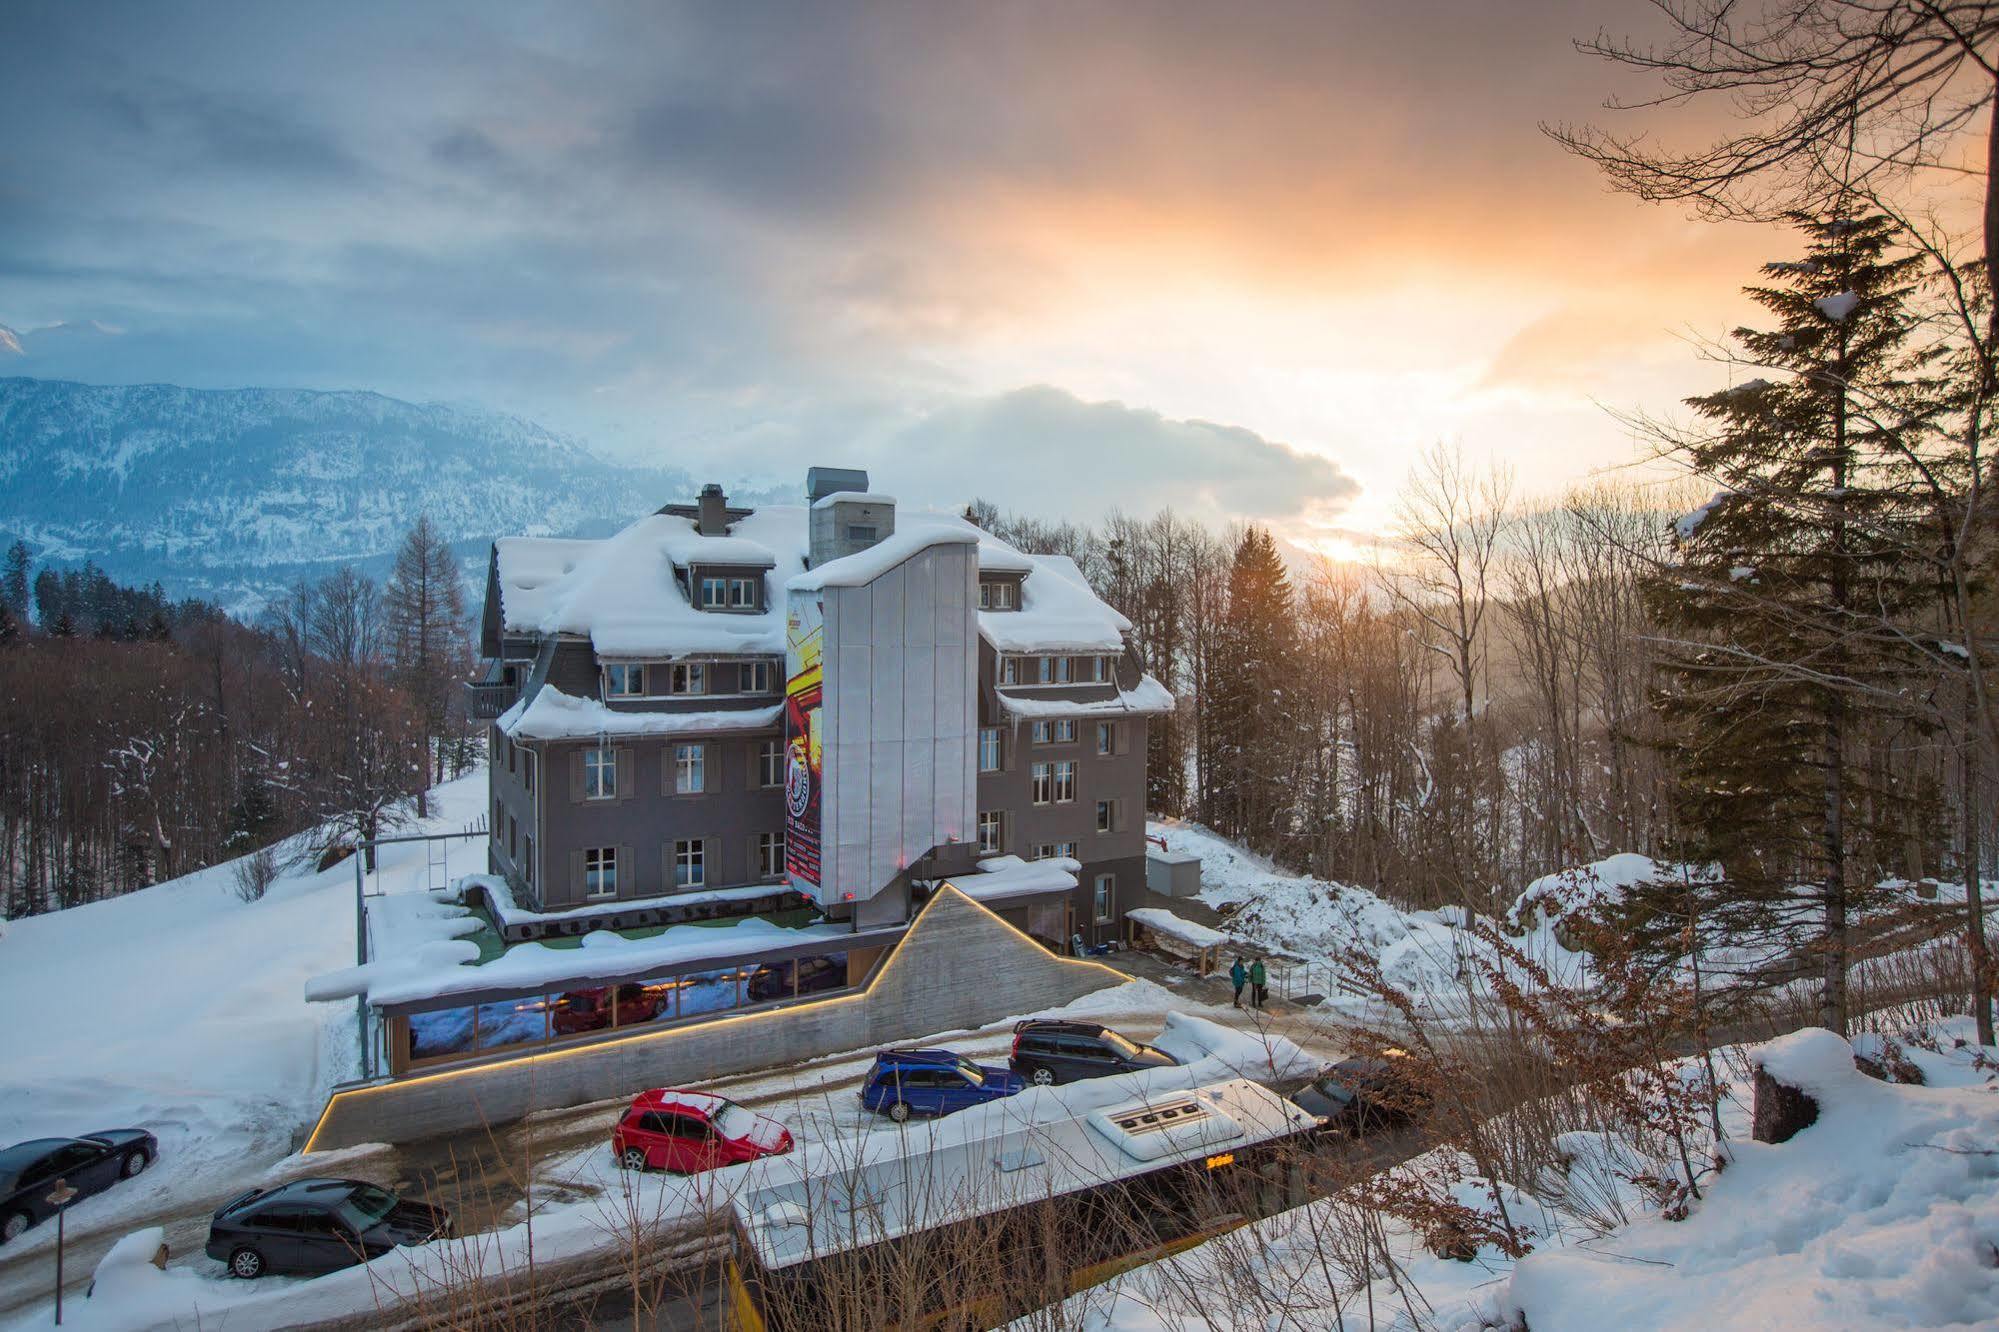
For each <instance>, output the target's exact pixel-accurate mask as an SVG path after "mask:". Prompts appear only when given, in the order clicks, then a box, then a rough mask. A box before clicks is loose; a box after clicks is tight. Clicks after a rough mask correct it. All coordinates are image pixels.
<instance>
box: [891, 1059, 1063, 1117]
mask: <svg viewBox="0 0 1999 1332" xmlns="http://www.w3.org/2000/svg"><path fill="white" fill-rule="evenodd" d="M1026 1086H1027V1082H1026V1080H1025V1079H1023V1078H1021V1077H1019V1076H1017V1075H1016V1074H1014V1073H1012V1072H1010V1071H1009V1070H1007V1069H1004V1068H1000V1067H998V1066H996V1065H991V1064H975V1063H973V1062H972V1061H971V1060H969V1059H967V1058H965V1056H963V1055H961V1054H958V1053H957V1052H956V1051H953V1050H882V1051H880V1052H878V1053H877V1054H876V1055H875V1063H874V1067H873V1068H871V1069H869V1070H868V1080H867V1081H866V1082H865V1083H863V1084H862V1085H861V1104H862V1105H864V1106H866V1107H867V1108H868V1109H870V1110H872V1111H874V1112H875V1113H876V1114H878V1115H887V1116H888V1117H889V1118H890V1119H893V1120H894V1121H895V1122H896V1123H898V1124H900V1123H901V1122H902V1121H903V1120H905V1119H908V1118H909V1117H910V1116H911V1115H948V1114H950V1113H951V1112H952V1111H954V1110H963V1109H966V1108H967V1107H970V1106H974V1105H983V1104H984V1103H985V1102H987V1101H997V1100H1000V1099H1001V1098H1002V1097H1007V1096H1012V1095H1015V1094H1016V1093H1018V1092H1020V1091H1022V1090H1023V1089H1024V1088H1026Z"/></svg>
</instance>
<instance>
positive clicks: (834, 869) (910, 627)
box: [820, 544, 978, 919]
mask: <svg viewBox="0 0 1999 1332" xmlns="http://www.w3.org/2000/svg"><path fill="white" fill-rule="evenodd" d="M977 572H978V571H977V548H976V547H974V546H971V545H962V544H950V545H936V546H928V547H925V548H924V549H922V550H920V551H918V552H917V553H916V554H914V555H912V556H910V557H909V558H908V559H906V560H904V561H903V562H902V563H900V564H898V565H896V566H895V567H894V568H892V569H890V570H888V571H887V572H886V573H884V574H882V575H881V576H880V577H879V578H876V579H874V580H873V581H871V582H869V583H867V584H865V585H863V586H860V587H829V588H827V589H826V590H825V592H824V593H823V612H822V614H823V618H824V622H825V659H824V660H825V665H824V671H825V675H824V679H825V698H824V702H823V703H822V704H821V707H820V730H821V735H822V746H823V748H822V761H823V765H824V770H825V785H824V790H823V794H822V797H821V804H820V820H821V832H820V836H821V842H822V850H821V856H822V864H821V878H820V884H821V891H822V895H821V898H820V900H821V902H822V903H837V902H841V901H845V900H849V898H850V896H851V900H852V901H854V902H855V903H857V904H858V905H857V906H856V908H855V910H856V911H857V913H860V916H861V918H863V919H865V918H867V915H868V913H867V911H866V905H867V904H868V902H869V901H870V899H872V898H873V897H875V895H876V894H878V893H880V892H882V891H883V890H884V889H885V888H889V887H890V886H891V885H892V884H894V883H895V882H896V881H897V877H898V875H899V874H900V872H901V871H902V870H903V869H904V868H905V867H907V866H908V865H909V863H910V862H911V861H913V860H915V859H916V858H917V857H918V856H921V855H923V854H924V853H925V852H926V851H928V850H929V849H930V848H931V847H933V846H936V845H938V844H939V843H942V842H945V841H948V840H951V839H953V838H955V839H957V840H959V841H969V840H971V839H972V837H973V836H974V832H975V829H974V826H973V821H972V816H973V812H974V809H973V796H974V789H973V784H972V767H973V763H974V761H975V756H974V754H973V748H972V743H973V735H974V731H975V729H976V728H975V725H974V723H975V721H976V716H977V678H978V677H977V674H976V671H977V652H978V621H977V613H976V611H975V610H974V609H973V597H974V595H975V586H974V585H975V581H976V578H977ZM883 908H884V909H886V910H888V911H889V912H890V914H893V915H896V918H900V917H899V914H896V913H897V912H898V911H899V908H894V907H892V906H891V904H887V903H884V904H883ZM881 915H882V913H881V911H877V912H876V913H875V917H876V918H880V917H881Z"/></svg>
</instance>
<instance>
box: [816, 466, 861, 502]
mask: <svg viewBox="0 0 1999 1332" xmlns="http://www.w3.org/2000/svg"><path fill="white" fill-rule="evenodd" d="M867 488H868V474H867V473H866V472H864V471H862V470H861V469H860V468H858V467H808V468H806V469H805V502H806V503H807V504H817V503H818V502H819V501H820V500H823V499H825V498H826V497H827V496H828V495H834V494H838V493H839V492H840V491H842V490H851V491H854V492H856V493H860V492H864V491H866V490H867Z"/></svg>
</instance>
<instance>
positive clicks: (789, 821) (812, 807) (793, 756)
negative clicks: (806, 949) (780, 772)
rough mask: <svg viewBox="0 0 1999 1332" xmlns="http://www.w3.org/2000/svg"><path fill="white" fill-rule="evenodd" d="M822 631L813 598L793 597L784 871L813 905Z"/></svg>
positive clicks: (821, 759) (788, 636) (821, 768)
mask: <svg viewBox="0 0 1999 1332" xmlns="http://www.w3.org/2000/svg"><path fill="white" fill-rule="evenodd" d="M825 653H826V626H825V623H824V620H823V618H822V616H821V612H820V607H819V599H818V598H817V597H814V596H810V595H805V596H793V597H792V598H791V606H790V612H789V615H788V617H787V619H786V622H785V654H784V656H785V661H784V665H785V685H784V741H785V753H786V760H785V771H784V872H785V874H786V875H788V876H789V877H790V879H791V886H792V887H794V888H796V889H797V890H798V891H799V892H802V893H805V894H807V895H809V896H811V897H812V898H814V899H815V900H818V899H819V889H820V881H819V875H820V859H819V846H820V841H819V838H820V831H819V815H820V810H821V807H822V804H823V800H822V790H823V787H824V781H825V771H826V768H825V756H824V751H823V749H822V746H821V744H820V737H819V716H820V703H821V701H822V699H823V697H824V694H825V669H824V666H825Z"/></svg>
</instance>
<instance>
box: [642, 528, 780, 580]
mask: <svg viewBox="0 0 1999 1332" xmlns="http://www.w3.org/2000/svg"><path fill="white" fill-rule="evenodd" d="M682 521H685V520H684V519H683V520H682ZM660 545H661V546H662V547H664V548H665V550H666V557H667V558H668V559H670V560H672V561H673V562H674V564H675V565H676V566H678V567H680V568H682V569H685V568H687V567H688V566H689V565H694V564H746V565H749V566H750V567H752V568H756V569H770V568H775V567H776V565H777V556H775V555H773V554H771V551H770V547H768V546H766V545H764V544H762V543H761V542H757V541H752V540H750V539H749V538H748V537H739V536H702V535H701V534H700V533H699V532H670V533H668V534H667V535H666V536H665V538H664V539H662V540H661V542H660Z"/></svg>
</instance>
